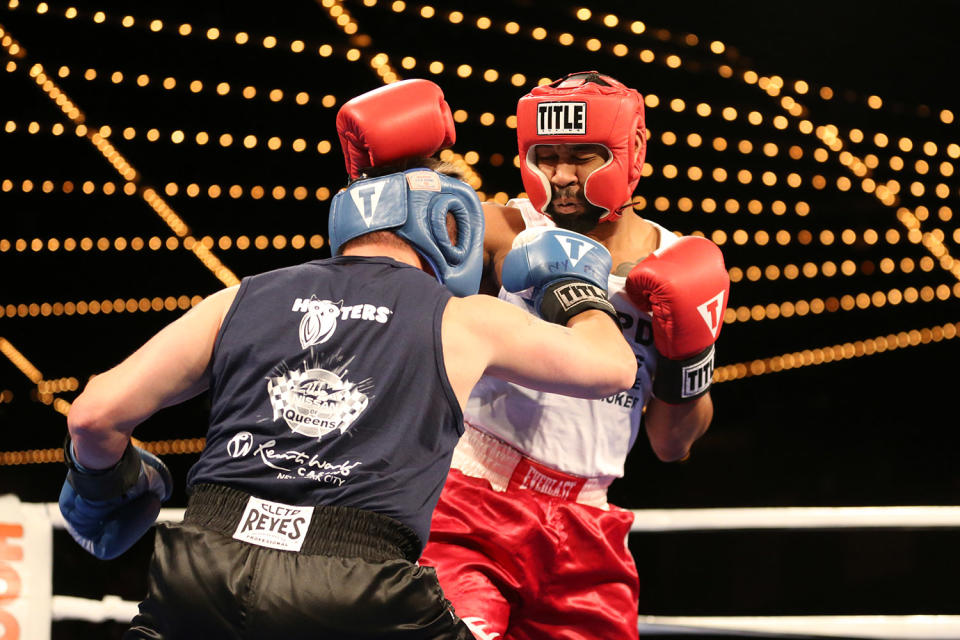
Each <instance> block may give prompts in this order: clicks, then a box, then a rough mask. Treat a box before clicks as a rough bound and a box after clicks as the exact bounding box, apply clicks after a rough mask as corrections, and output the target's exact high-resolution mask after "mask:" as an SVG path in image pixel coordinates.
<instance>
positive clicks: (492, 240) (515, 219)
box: [480, 202, 525, 296]
mask: <svg viewBox="0 0 960 640" xmlns="http://www.w3.org/2000/svg"><path fill="white" fill-rule="evenodd" d="M483 217H484V225H485V228H484V231H483V280H482V282H481V283H480V292H481V293H486V294H488V295H492V296H496V295H497V294H498V293H500V284H501V281H500V270H501V269H502V267H503V259H504V258H505V257H506V256H507V254H508V253H509V252H510V249H511V248H512V247H513V239H514V238H515V237H517V234H518V233H520V232H521V231H523V229H524V228H525V225H524V223H523V218H522V216H521V215H520V210H519V209H514V208H513V207H505V206H503V205H499V204H495V203H493V202H485V203H484V204H483Z"/></svg>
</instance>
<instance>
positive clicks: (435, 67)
mask: <svg viewBox="0 0 960 640" xmlns="http://www.w3.org/2000/svg"><path fill="white" fill-rule="evenodd" d="M428 68H429V70H430V73H435V74H438V73H442V72H443V63H442V62H440V61H439V60H434V61H433V62H431V63H430V66H429V67H428Z"/></svg>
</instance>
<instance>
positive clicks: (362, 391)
mask: <svg viewBox="0 0 960 640" xmlns="http://www.w3.org/2000/svg"><path fill="white" fill-rule="evenodd" d="M324 302H326V301H324ZM331 332H332V331H331ZM301 333H302V332H301ZM353 359H354V357H353V356H351V357H349V358H345V357H344V356H343V355H342V354H340V353H335V354H333V355H329V356H326V355H324V354H322V353H317V352H316V351H315V350H314V348H313V347H310V354H309V356H308V357H307V358H305V359H304V361H303V363H302V364H301V365H300V366H299V367H297V368H296V369H289V368H288V367H287V366H286V364H285V363H283V362H281V363H280V364H279V365H277V367H276V368H275V369H274V370H273V372H272V373H271V375H270V377H268V378H267V393H268V394H269V395H270V404H271V406H272V407H273V419H274V421H276V420H279V419H280V418H283V420H284V422H286V423H287V426H288V427H290V430H291V431H294V432H295V433H299V434H302V435H305V436H309V437H314V438H317V439H320V438H322V437H323V436H325V435H327V434H329V433H332V432H334V431H339V432H340V435H343V434H344V433H346V432H347V429H349V428H350V425H351V424H353V422H354V421H355V420H356V419H357V418H358V417H360V414H361V413H363V410H364V409H366V408H367V405H368V404H369V403H370V392H371V391H372V390H373V386H374V385H373V380H372V379H371V378H366V379H364V380H360V381H358V382H351V380H350V378H349V375H350V369H349V367H350V363H351V362H352V361H353Z"/></svg>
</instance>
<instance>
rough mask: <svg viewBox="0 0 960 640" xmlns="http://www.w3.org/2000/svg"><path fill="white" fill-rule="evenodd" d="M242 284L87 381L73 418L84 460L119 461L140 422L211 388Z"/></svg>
mask: <svg viewBox="0 0 960 640" xmlns="http://www.w3.org/2000/svg"><path fill="white" fill-rule="evenodd" d="M237 288H238V287H230V288H228V289H223V290H221V291H219V292H217V293H215V294H213V295H211V296H209V297H208V298H206V299H205V300H203V302H201V303H200V304H198V305H197V306H195V307H193V308H192V309H191V310H190V311H188V312H187V313H185V314H184V315H182V316H180V318H178V319H177V320H175V321H174V322H172V323H170V324H169V325H167V326H166V327H164V328H163V329H162V330H161V331H160V332H159V333H157V334H156V335H155V336H153V337H152V338H151V339H150V340H149V341H147V342H146V344H144V345H143V346H142V347H140V348H139V349H137V350H136V351H135V352H134V353H133V354H132V355H131V356H129V357H128V358H127V359H126V360H124V361H123V362H121V363H120V364H118V365H117V366H115V367H113V368H112V369H110V370H108V371H106V372H104V373H101V374H100V375H97V376H96V377H94V378H93V379H92V380H91V381H90V382H89V383H88V384H87V386H86V387H85V388H84V390H83V393H81V394H80V395H79V396H78V397H77V399H76V400H74V402H73V405H72V406H71V408H70V413H69V415H68V416H67V426H68V428H69V429H70V434H71V436H72V437H73V440H74V446H75V448H76V452H77V459H78V462H80V464H82V465H84V466H87V467H89V468H92V469H100V468H106V467H108V466H111V465H113V464H114V463H116V462H117V460H119V459H120V456H121V455H122V454H123V450H124V448H125V447H126V444H127V440H128V439H129V436H130V433H131V432H132V431H133V428H134V427H135V426H136V425H138V424H139V423H141V422H142V421H144V420H146V419H147V418H148V417H150V416H151V415H153V414H154V413H155V412H157V411H159V410H160V409H162V408H164V407H168V406H171V405H174V404H177V403H178V402H183V401H184V400H187V399H188V398H192V397H193V396H195V395H197V394H199V393H201V392H202V391H204V390H205V389H206V388H207V384H208V376H207V375H206V373H207V369H208V367H209V364H210V359H211V357H212V354H213V345H214V342H215V341H216V339H217V333H218V331H219V330H220V323H221V321H222V320H223V317H224V315H226V312H227V310H228V309H229V308H230V305H231V304H232V303H233V299H234V297H235V296H236V294H237Z"/></svg>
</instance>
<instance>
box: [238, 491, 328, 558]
mask: <svg viewBox="0 0 960 640" xmlns="http://www.w3.org/2000/svg"><path fill="white" fill-rule="evenodd" d="M312 519H313V507H304V506H293V505H289V504H283V503H280V502H270V501H269V500H262V499H260V498H255V497H252V496H251V497H250V499H249V500H247V506H246V508H245V509H244V510H243V515H242V516H241V517H240V522H238V523H237V529H236V531H234V533H233V537H234V539H236V540H241V541H243V542H249V543H251V544H255V545H258V546H261V547H269V548H271V549H280V550H283V551H300V548H301V547H302V546H303V539H304V536H306V534H307V529H308V528H309V526H310V520H312Z"/></svg>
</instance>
